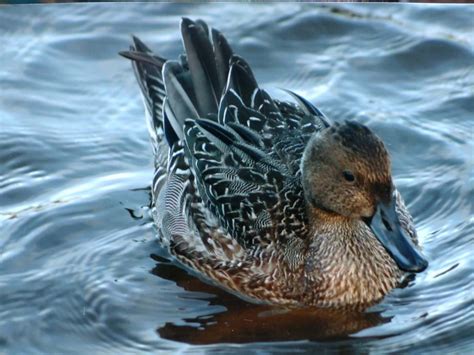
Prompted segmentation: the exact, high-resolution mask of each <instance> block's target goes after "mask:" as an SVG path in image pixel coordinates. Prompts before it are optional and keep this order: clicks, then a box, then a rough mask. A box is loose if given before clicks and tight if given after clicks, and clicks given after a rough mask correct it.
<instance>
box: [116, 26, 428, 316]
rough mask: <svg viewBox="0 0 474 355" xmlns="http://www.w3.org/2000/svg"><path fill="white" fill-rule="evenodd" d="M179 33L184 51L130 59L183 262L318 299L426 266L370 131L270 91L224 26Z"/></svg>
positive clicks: (161, 206) (261, 297) (212, 277)
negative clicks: (237, 51) (174, 55)
mask: <svg viewBox="0 0 474 355" xmlns="http://www.w3.org/2000/svg"><path fill="white" fill-rule="evenodd" d="M180 29H181V36H182V42H183V45H184V53H183V54H182V55H180V56H179V57H178V58H177V59H176V60H169V59H165V58H164V57H161V56H159V55H157V54H155V53H154V52H153V51H152V50H151V49H150V48H149V47H148V46H146V45H145V44H144V43H143V42H142V41H141V40H140V39H139V38H138V37H135V36H133V37H132V44H131V45H130V48H129V50H127V51H123V52H120V54H121V55H122V56H123V57H125V58H128V59H130V60H131V62H132V67H133V71H134V73H135V76H136V79H137V82H138V85H139V87H140V91H141V94H142V97H143V101H144V106H145V112H146V117H147V125H148V130H149V132H150V137H151V141H152V146H153V153H154V157H155V173H154V177H153V181H152V184H151V194H152V204H153V209H152V215H153V220H154V224H155V226H156V230H157V234H158V238H159V241H160V244H161V245H162V247H163V248H165V249H166V250H167V251H168V252H169V253H170V254H171V256H172V257H173V258H174V259H175V260H177V261H178V262H179V264H180V265H181V266H182V267H184V268H185V269H187V270H190V271H192V272H193V273H196V274H197V275H199V277H201V278H203V279H204V280H205V281H207V282H210V283H212V284H216V285H218V286H219V287H221V288H223V289H225V290H227V291H229V292H232V293H234V294H236V295H238V296H239V297H241V298H242V299H245V300H248V301H250V302H255V303H264V304H272V305H281V306H289V307H320V308H345V307H357V308H359V307H367V306H370V305H373V304H375V303H377V302H379V301H380V300H381V299H382V298H383V297H384V296H385V295H386V294H387V293H389V292H390V291H391V290H392V289H394V288H396V287H397V286H399V285H400V282H401V280H402V279H403V278H404V276H406V275H407V274H413V273H420V272H423V271H424V270H425V269H426V268H427V266H428V261H427V259H426V257H425V256H424V255H423V254H422V251H421V247H420V245H419V242H418V236H417V233H416V229H415V225H414V222H413V218H412V216H411V215H410V213H409V211H408V209H407V207H406V205H405V203H404V200H403V198H402V196H401V194H400V193H399V191H398V190H397V188H396V187H395V185H394V182H393V178H392V174H391V162H390V156H389V153H388V151H387V148H386V146H385V145H384V143H383V141H382V140H381V139H380V138H379V137H378V136H377V135H376V134H375V133H374V132H373V131H372V130H371V129H370V128H368V127H367V126H366V125H363V124H362V123H359V122H356V121H354V120H345V121H342V122H336V121H333V120H330V119H328V118H327V117H326V116H325V115H324V114H323V113H322V112H321V111H320V110H319V109H318V108H316V107H315V106H314V105H313V104H312V103H311V102H310V101H308V100H307V99H305V98H303V97H302V96H300V95H298V94H296V93H295V92H293V91H289V90H288V91H287V93H288V95H289V96H288V98H289V100H288V101H284V100H277V99H275V98H272V97H271V96H270V94H269V93H268V92H267V91H265V90H264V89H262V88H260V87H259V85H258V83H257V81H256V79H255V76H254V75H253V72H252V70H251V67H250V65H249V64H248V63H247V62H246V61H245V59H244V58H242V57H241V56H239V55H237V54H234V52H233V50H232V48H231V47H230V45H229V42H228V41H227V39H226V38H225V36H224V35H223V34H222V33H221V32H220V31H218V30H216V29H215V28H212V27H210V26H208V24H207V23H206V22H204V21H202V20H196V21H193V20H190V19H188V18H183V19H182V20H181V24H180Z"/></svg>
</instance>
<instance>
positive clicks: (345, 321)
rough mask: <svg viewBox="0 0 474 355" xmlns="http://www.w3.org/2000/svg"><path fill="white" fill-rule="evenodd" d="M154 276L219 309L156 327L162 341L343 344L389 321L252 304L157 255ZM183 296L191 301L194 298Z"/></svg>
mask: <svg viewBox="0 0 474 355" xmlns="http://www.w3.org/2000/svg"><path fill="white" fill-rule="evenodd" d="M152 258H153V259H154V260H156V261H158V262H157V264H156V266H155V268H154V269H153V270H152V273H153V274H154V275H156V276H158V277H160V278H162V279H166V280H171V281H174V282H176V284H177V285H178V286H179V287H182V288H183V289H184V290H185V291H188V292H191V293H194V294H196V298H199V299H202V298H204V299H208V300H209V305H212V306H222V308H223V310H222V311H221V312H217V313H209V314H202V315H199V316H198V317H195V318H186V317H183V321H184V323H185V324H184V325H182V324H174V323H171V322H167V323H166V324H165V325H164V326H162V327H160V328H158V329H157V332H158V334H159V335H160V337H162V338H164V339H169V340H174V341H179V342H184V343H189V344H213V343H248V342H275V341H290V340H316V341H328V340H341V339H346V338H347V337H348V336H349V335H350V334H353V333H356V332H358V331H361V330H363V329H366V328H369V327H374V326H376V325H380V324H383V323H387V322H389V321H390V318H386V317H383V316H381V315H380V314H379V313H378V312H364V311H353V310H333V309H309V308H308V309H286V308H279V307H274V306H264V305H256V304H252V303H249V302H245V301H243V300H241V299H240V298H238V297H236V296H234V295H232V294H231V293H229V292H225V291H223V290H221V289H220V288H218V287H214V286H211V285H209V284H206V283H204V282H202V281H200V280H199V279H198V278H196V277H194V276H192V275H190V274H188V273H187V272H186V271H184V270H182V269H181V268H178V267H177V266H175V265H173V264H172V263H170V262H168V261H167V260H166V259H163V258H161V257H159V256H157V255H152ZM187 297H193V295H192V294H189V295H187Z"/></svg>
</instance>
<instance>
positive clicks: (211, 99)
mask: <svg viewBox="0 0 474 355" xmlns="http://www.w3.org/2000/svg"><path fill="white" fill-rule="evenodd" d="M181 32H182V37H183V44H184V48H185V54H184V55H181V56H180V58H179V60H178V61H170V60H166V59H164V58H162V57H160V56H157V55H155V54H153V52H152V51H151V50H150V49H149V48H148V47H147V46H146V45H145V44H144V43H143V42H142V41H140V40H139V39H138V38H137V37H133V45H132V46H131V47H130V51H126V52H121V53H120V54H121V55H122V56H124V57H126V58H129V59H131V60H132V62H133V68H134V70H135V75H136V77H137V80H138V82H139V85H140V88H141V91H142V94H143V97H144V102H145V105H146V107H147V111H148V113H149V114H150V115H149V116H150V119H149V126H150V127H151V128H150V133H151V136H152V140H153V141H155V142H159V141H160V140H162V139H163V138H162V137H163V132H164V136H165V139H166V140H167V142H168V144H170V145H172V144H173V143H174V142H176V141H177V140H179V139H182V138H184V129H185V120H186V119H193V120H196V119H198V118H213V119H214V120H215V121H217V120H218V119H217V118H216V117H219V121H221V120H226V119H225V116H226V112H227V110H225V108H226V107H227V106H228V104H229V101H235V100H237V101H239V102H238V103H236V105H235V106H236V107H242V106H243V107H248V108H253V109H254V110H255V111H259V112H261V114H265V113H267V112H268V113H278V108H277V107H276V106H275V104H274V103H273V100H271V98H270V97H269V96H268V94H266V93H265V92H263V91H262V90H260V89H259V88H258V85H257V81H256V80H255V77H254V75H253V73H252V71H251V69H250V66H249V65H248V64H247V62H246V61H245V60H244V59H242V58H241V57H239V56H236V55H233V52H232V49H231V48H230V46H229V44H228V42H227V40H226V39H225V37H224V36H223V35H222V34H221V33H220V32H219V31H217V30H215V29H212V28H209V27H208V26H207V24H206V23H205V22H203V21H200V20H197V21H195V22H194V21H191V20H189V19H187V18H183V20H182V22H181ZM165 97H166V99H165ZM223 103H225V105H223ZM229 114H230V112H227V116H229ZM261 114H260V115H261ZM244 116H245V117H242V118H241V119H239V120H238V121H241V120H242V119H244V120H245V121H246V122H245V125H246V126H247V127H248V128H252V129H253V128H259V130H260V129H261V127H256V125H258V124H259V122H253V121H252V122H250V117H253V116H258V115H256V114H255V113H250V112H249V115H248V117H247V115H244ZM229 119H231V117H230V116H229ZM253 119H255V118H253ZM232 121H235V118H232ZM241 123H244V122H241ZM257 131H258V130H257ZM241 133H242V132H241ZM244 135H245V134H244ZM246 136H248V134H247V135H246ZM247 139H248V140H252V139H254V137H247Z"/></svg>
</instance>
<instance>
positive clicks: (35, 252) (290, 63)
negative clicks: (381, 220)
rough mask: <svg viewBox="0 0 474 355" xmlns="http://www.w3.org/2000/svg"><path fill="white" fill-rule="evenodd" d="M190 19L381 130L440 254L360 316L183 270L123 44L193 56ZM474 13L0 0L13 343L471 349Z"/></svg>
mask: <svg viewBox="0 0 474 355" xmlns="http://www.w3.org/2000/svg"><path fill="white" fill-rule="evenodd" d="M182 16H188V17H191V18H194V19H196V18H202V19H204V20H206V21H208V22H209V24H211V25H212V26H214V27H217V28H219V29H220V30H221V31H222V32H223V33H225V34H226V36H227V37H228V39H229V41H230V43H231V45H232V46H233V48H234V50H235V52H236V53H238V54H240V55H241V56H243V57H245V58H246V59H247V60H248V62H249V63H250V65H251V66H252V68H253V69H254V72H255V74H256V77H257V79H258V80H259V82H260V83H261V86H262V87H264V88H266V89H268V90H270V92H271V93H272V94H274V95H276V96H278V97H280V98H284V97H285V96H284V93H282V92H281V91H279V90H278V89H277V88H282V87H283V88H289V89H292V90H295V91H296V92H298V93H300V94H302V95H304V96H305V97H307V98H308V99H309V100H311V101H312V102H314V103H315V104H316V105H317V106H318V107H319V108H320V109H321V110H322V111H323V112H325V114H326V115H327V116H329V117H331V118H332V119H334V120H336V121H338V120H344V119H355V120H358V121H360V122H363V123H365V124H367V125H368V126H370V127H371V128H372V129H373V130H374V131H376V132H377V134H378V135H380V136H381V137H382V139H383V140H384V141H385V142H386V144H387V146H388V149H389V151H390V153H391V156H392V163H393V173H394V178H395V181H396V184H397V186H398V188H399V189H400V190H401V192H402V193H403V195H404V197H405V200H406V201H407V203H408V206H409V209H410V211H411V213H412V214H413V216H414V218H415V222H416V225H417V229H418V232H419V236H420V239H421V243H422V245H423V247H424V251H425V254H426V255H427V257H428V259H429V261H430V267H429V268H428V270H427V271H426V272H424V273H422V274H419V275H417V276H416V278H415V279H414V280H411V281H408V282H407V286H406V287H404V288H400V289H396V290H394V291H393V292H391V293H390V294H389V295H388V296H387V297H386V298H385V299H384V300H383V301H382V302H381V303H380V304H379V305H377V306H375V307H374V308H373V309H371V310H370V311H369V312H366V313H362V314H340V313H337V312H332V311H326V312H320V313H312V312H310V311H305V312H303V313H304V314H302V313H301V312H299V313H298V312H288V311H285V310H281V309H277V308H270V307H263V306H254V305H251V304H248V303H246V302H244V301H242V300H239V299H237V298H236V297H235V296H232V295H229V294H227V293H226V292H223V291H221V290H219V289H217V288H215V287H213V286H209V285H206V284H205V283H203V282H202V281H200V280H199V279H198V278H196V277H195V276H193V275H190V274H189V273H188V272H186V271H184V270H182V269H180V268H178V267H177V266H176V264H175V263H174V262H173V261H170V260H169V258H168V256H167V254H166V252H165V251H164V250H162V248H161V247H160V245H159V244H158V242H157V241H156V238H155V234H156V231H155V230H154V228H153V224H152V222H151V219H150V217H149V204H150V196H149V186H150V183H151V179H152V175H153V157H152V151H151V146H150V143H149V138H148V134H147V131H146V125H145V120H144V111H143V106H142V102H141V99H140V96H139V89H138V86H137V84H136V82H135V78H134V77H133V72H132V69H131V66H130V63H129V62H128V61H126V60H125V59H123V58H121V57H119V56H118V55H117V52H118V51H120V50H124V49H127V48H128V45H129V42H130V34H132V33H133V34H136V35H138V36H139V37H140V38H142V39H143V40H144V41H145V42H147V43H148V44H149V45H150V46H151V47H152V48H153V49H154V50H156V51H157V52H158V53H159V54H160V55H162V56H165V57H169V58H175V57H177V55H178V54H179V53H180V52H181V51H182V48H181V42H180V39H179V35H180V33H179V21H180V18H181V17H182ZM473 19H474V7H473V6H469V5H455V6H454V5H453V6H448V5H429V6H428V5H406V4H405V5H400V4H398V5H388V4H365V5H360V4H359V5H355V4H352V5H351V4H319V5H317V4H282V3H274V4H230V3H219V4H200V5H192V4H159V3H152V4H150V3H148V4H145V3H130V4H126V3H120V4H119V3H115V4H61V5H27V6H3V7H0V40H1V43H2V49H1V50H0V87H1V90H0V353H7V354H25V353H48V354H50V353H68V354H73V353H77V354H85V353H104V354H105V353H110V354H117V353H125V352H127V353H141V352H149V351H159V350H162V351H176V350H180V351H185V352H188V351H189V352H191V351H205V350H208V351H223V352H226V351H231V350H234V351H246V352H250V353H255V352H258V353H260V352H261V351H264V352H274V351H275V352H277V351H289V350H304V351H312V350H316V349H319V350H339V351H342V350H344V351H359V352H363V353H365V352H375V353H378V352H395V351H406V352H411V353H419V352H437V353H446V352H453V353H463V352H468V351H469V350H471V351H472V348H473V347H474V340H473V336H472V334H474V325H473V271H474V270H473V269H474V268H473V258H472V253H473V234H474V233H473V232H474V231H473V229H474V228H473V227H474V218H473V201H474V192H473V182H474V174H473V122H474V51H473V48H474V47H473V42H474V21H473Z"/></svg>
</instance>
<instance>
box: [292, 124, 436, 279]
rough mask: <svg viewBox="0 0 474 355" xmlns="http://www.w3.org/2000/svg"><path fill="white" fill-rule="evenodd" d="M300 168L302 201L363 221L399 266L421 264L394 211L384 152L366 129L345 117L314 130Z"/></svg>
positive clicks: (407, 268) (417, 267)
mask: <svg viewBox="0 0 474 355" xmlns="http://www.w3.org/2000/svg"><path fill="white" fill-rule="evenodd" d="M301 168H302V175H303V176H302V184H303V189H304V192H305V198H306V203H307V204H310V205H311V206H312V207H313V208H316V209H319V210H322V211H325V212H329V213H333V214H337V215H340V216H343V217H346V218H357V219H361V220H363V221H364V222H366V223H367V225H368V226H369V227H370V229H371V230H372V232H373V233H374V235H375V236H376V237H377V239H378V240H379V241H380V243H381V244H382V245H383V246H384V247H385V249H386V250H387V252H388V253H389V254H390V255H391V256H392V258H393V259H394V260H395V261H396V262H397V264H398V266H399V267H400V269H402V270H405V271H413V272H419V271H422V270H424V269H425V268H426V266H427V262H426V260H425V259H424V258H423V257H422V256H421V255H420V254H419V252H418V251H417V249H416V247H415V246H414V245H413V243H412V241H411V238H410V236H409V235H408V233H407V231H405V230H403V228H402V226H401V224H400V221H399V218H398V215H397V212H396V209H395V205H396V199H395V197H394V190H395V187H394V185H393V182H392V176H391V168H390V159H389V155H388V152H387V150H386V149H385V146H384V144H383V142H382V141H381V140H380V139H379V138H378V137H377V136H376V135H375V134H374V133H373V132H372V131H371V130H370V129H369V128H367V127H366V126H364V125H362V124H360V123H357V122H354V121H346V122H344V123H341V124H339V123H336V124H333V125H332V126H330V127H329V128H327V129H325V130H323V131H321V132H319V133H317V134H315V136H314V137H312V139H311V140H310V142H309V143H308V146H307V147H306V149H305V152H304V155H303V159H302V167H301ZM310 218H311V217H310Z"/></svg>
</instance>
